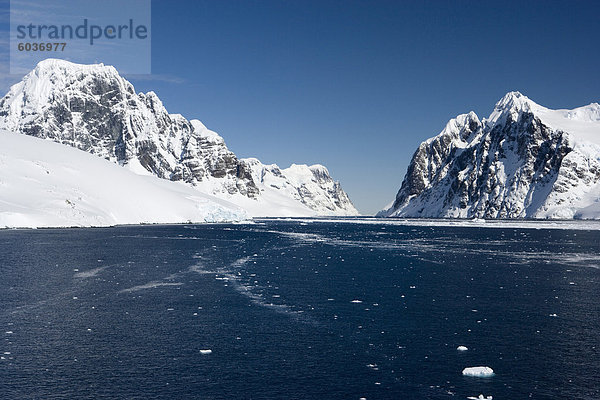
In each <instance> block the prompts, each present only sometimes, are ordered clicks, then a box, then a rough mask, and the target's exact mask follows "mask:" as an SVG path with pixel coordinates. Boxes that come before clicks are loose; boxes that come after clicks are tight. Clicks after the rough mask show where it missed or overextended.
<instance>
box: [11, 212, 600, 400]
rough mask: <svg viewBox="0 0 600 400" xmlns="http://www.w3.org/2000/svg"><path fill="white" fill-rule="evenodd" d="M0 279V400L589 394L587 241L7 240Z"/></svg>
mask: <svg viewBox="0 0 600 400" xmlns="http://www.w3.org/2000/svg"><path fill="white" fill-rule="evenodd" d="M0 279H1V284H0V339H1V340H0V354H1V355H2V359H1V360H0V398H7V399H59V398H60V399H63V398H77V399H88V398H89V399H98V398H123V399H155V398H160V399H178V398H198V399H359V398H361V397H363V398H366V399H369V400H370V399H466V398H467V396H477V395H479V394H480V393H481V394H484V395H492V396H493V398H494V400H497V399H511V400H514V399H528V398H533V399H599V398H600V351H599V350H600V349H599V347H600V296H599V294H600V231H584V230H544V229H524V228H519V229H513V228H492V229H486V228H472V227H468V228H465V227H430V226H426V227H419V226H402V225H383V224H377V223H373V224H365V223H362V224H358V223H356V224H355V223H342V222H312V223H307V222H306V221H305V222H302V221H262V222H259V223H257V224H248V225H202V226H192V225H190V226H142V227H116V228H105V229H104V228H103V229H55V230H39V231H27V230H23V231H7V230H5V231H0ZM459 345H464V346H467V347H468V348H469V350H468V351H466V352H458V351H457V350H456V347H457V346H459ZM209 349H210V350H212V353H211V354H202V352H200V350H209ZM468 366H489V367H492V368H493V369H494V371H495V372H496V375H495V376H494V377H491V378H471V377H464V376H462V374H461V371H462V369H463V368H465V367H468Z"/></svg>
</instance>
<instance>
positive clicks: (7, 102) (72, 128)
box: [0, 59, 357, 216]
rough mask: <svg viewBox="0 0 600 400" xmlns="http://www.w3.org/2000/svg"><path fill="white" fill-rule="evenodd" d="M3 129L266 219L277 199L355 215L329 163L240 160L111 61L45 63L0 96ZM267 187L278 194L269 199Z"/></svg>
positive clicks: (303, 208) (306, 209)
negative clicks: (267, 181)
mask: <svg viewBox="0 0 600 400" xmlns="http://www.w3.org/2000/svg"><path fill="white" fill-rule="evenodd" d="M0 129H5V130H8V131H12V132H17V133H23V134H26V135H30V136H35V137H38V138H44V139H51V140H53V141H55V142H58V143H61V144H65V145H69V146H72V147H75V148H77V149H80V150H83V151H86V152H89V153H92V154H94V155H97V156H99V157H102V158H104V159H107V160H110V161H112V162H114V163H117V164H119V165H121V166H124V167H126V168H128V169H130V170H132V171H134V172H136V173H138V174H142V175H155V176H158V177H159V178H163V179H168V180H172V181H181V182H184V183H186V184H188V185H190V186H193V187H195V188H197V189H198V190H203V191H204V192H206V193H209V194H211V195H215V196H219V197H221V198H223V199H226V200H229V201H233V202H238V203H244V205H245V206H248V207H249V208H252V209H253V210H255V211H256V213H254V215H261V216H269V215H270V211H269V210H271V209H273V208H277V204H274V203H273V202H276V203H282V204H286V206H285V207H284V208H282V210H285V211H282V213H283V212H285V213H290V214H289V215H297V216H305V215H315V213H320V212H326V214H327V215H335V214H338V213H341V214H357V211H356V209H355V208H354V206H353V205H352V203H351V202H350V201H349V199H348V198H347V195H346V194H345V193H344V192H343V190H342V189H341V187H340V186H339V183H337V182H334V181H333V180H332V179H331V177H330V176H329V173H328V172H327V170H326V169H325V168H324V167H310V168H309V167H305V168H304V170H303V169H302V168H300V169H297V168H296V167H295V166H292V167H290V168H289V169H287V170H280V169H279V167H277V166H274V167H273V168H270V169H269V168H268V167H266V166H262V164H261V163H260V162H259V161H258V160H257V163H258V164H257V165H253V164H252V163H247V162H243V161H241V160H239V159H238V158H237V156H236V155H235V154H234V153H233V152H232V151H230V150H229V149H228V148H227V145H226V144H225V140H224V139H223V138H222V137H221V136H220V135H219V134H217V133H216V132H213V131H211V130H209V129H208V128H207V127H206V126H204V124H202V122H200V121H199V120H191V121H188V120H187V119H186V118H184V117H183V116H182V115H180V114H170V113H169V112H167V110H166V109H165V107H164V105H163V103H162V102H161V100H160V99H159V97H158V96H157V95H156V93H154V92H152V91H150V92H148V93H136V92H135V89H134V87H133V85H132V84H131V83H130V82H128V81H127V80H126V79H124V78H123V77H121V76H120V75H119V73H118V71H117V70H116V69H115V68H114V67H112V66H105V65H103V64H95V65H80V64H74V63H71V62H68V61H65V60H56V59H47V60H44V61H42V62H40V63H39V64H38V65H37V66H36V68H35V69H34V70H32V71H31V72H30V73H29V74H27V75H26V76H25V77H24V78H23V80H22V81H21V82H19V83H17V84H16V85H14V86H13V87H11V89H10V91H9V93H8V94H7V95H6V96H5V97H4V98H2V99H0ZM311 168H312V169H311ZM257 169H258V170H261V171H262V170H263V169H264V170H265V171H270V172H269V173H272V174H275V175H276V174H280V175H282V176H283V174H284V173H287V174H290V176H289V177H286V182H288V184H289V185H288V186H289V187H288V188H286V189H285V190H283V189H277V187H279V186H278V185H273V186H268V187H264V186H263V187H261V188H259V186H260V185H262V184H261V183H260V182H261V181H260V179H259V178H260V177H259V176H257V175H256V174H255V172H256V171H255V170H257ZM315 171H316V172H315ZM265 173H266V172H265ZM313 181H319V182H320V184H319V185H314V184H313V183H314V182H313ZM270 191H275V192H279V193H278V195H277V196H275V195H273V196H270V197H271V198H272V200H269V201H267V200H265V199H266V198H267V197H269V195H268V194H269V192H270ZM313 191H317V192H318V193H317V192H313ZM330 196H334V197H331V198H330ZM336 196H337V197H336ZM315 199H316V200H315ZM248 200H251V201H250V202H248ZM255 203H258V205H257V204H255ZM283 215H288V214H283Z"/></svg>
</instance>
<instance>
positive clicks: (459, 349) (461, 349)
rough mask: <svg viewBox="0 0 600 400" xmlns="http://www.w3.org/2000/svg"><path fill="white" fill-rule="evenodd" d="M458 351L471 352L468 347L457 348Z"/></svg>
mask: <svg viewBox="0 0 600 400" xmlns="http://www.w3.org/2000/svg"><path fill="white" fill-rule="evenodd" d="M456 350H458V351H467V350H469V348H468V347H467V346H458V347H457V348H456Z"/></svg>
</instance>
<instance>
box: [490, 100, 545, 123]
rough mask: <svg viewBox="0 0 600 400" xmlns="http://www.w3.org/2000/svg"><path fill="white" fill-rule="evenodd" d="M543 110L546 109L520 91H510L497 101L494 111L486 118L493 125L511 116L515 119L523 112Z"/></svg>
mask: <svg viewBox="0 0 600 400" xmlns="http://www.w3.org/2000/svg"><path fill="white" fill-rule="evenodd" d="M542 110H546V109H545V108H544V107H542V106H540V105H538V104H536V103H535V102H533V101H532V100H530V99H529V98H528V97H527V96H525V95H523V94H521V93H520V92H508V93H507V94H506V95H504V97H502V98H501V99H500V101H498V102H497V103H496V105H495V106H494V111H492V113H491V114H490V116H489V118H487V119H486V122H487V124H488V125H491V126H493V125H495V124H503V123H505V122H506V120H507V118H509V117H510V118H511V119H512V120H513V121H515V120H517V119H518V116H519V115H520V114H522V113H534V112H537V111H542Z"/></svg>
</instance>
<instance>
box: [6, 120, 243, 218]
mask: <svg viewBox="0 0 600 400" xmlns="http://www.w3.org/2000/svg"><path fill="white" fill-rule="evenodd" d="M248 218H249V216H248V214H247V213H246V212H245V211H244V210H242V209H240V208H239V207H237V206H235V205H233V204H231V203H228V202H226V201H224V200H221V199H218V198H216V197H213V196H208V195H204V194H202V193H200V192H199V191H197V190H195V189H193V188H191V187H189V186H188V185H185V184H183V183H180V182H170V181H167V180H164V179H159V178H157V177H154V176H140V175H138V174H134V173H133V172H131V171H128V170H127V169H125V168H121V167H119V166H118V165H115V164H113V163H111V162H108V161H106V160H103V159H101V158H98V157H95V156H93V155H91V154H88V153H85V152H83V151H79V150H76V149H73V148H71V147H68V146H62V145H60V144H57V143H53V142H52V141H47V140H42V139H38V138H34V137H29V136H26V135H20V134H15V133H11V132H6V131H0V228H3V227H17V228H36V227H60V226H107V225H115V224H139V223H186V222H195V223H199V222H225V221H240V220H244V219H248Z"/></svg>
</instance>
